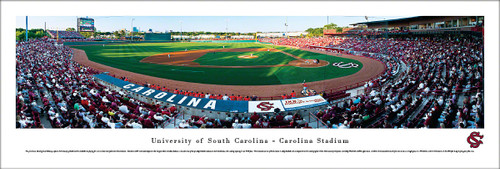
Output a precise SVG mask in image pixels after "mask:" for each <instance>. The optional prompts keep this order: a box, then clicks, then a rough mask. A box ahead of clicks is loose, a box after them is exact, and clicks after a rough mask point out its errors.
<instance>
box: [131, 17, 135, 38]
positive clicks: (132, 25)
mask: <svg viewBox="0 0 500 169" xmlns="http://www.w3.org/2000/svg"><path fill="white" fill-rule="evenodd" d="M134 20H135V19H134V18H132V22H131V23H130V37H131V38H132V41H134V35H133V33H134Z"/></svg>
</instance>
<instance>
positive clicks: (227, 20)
mask: <svg viewBox="0 0 500 169" xmlns="http://www.w3.org/2000/svg"><path fill="white" fill-rule="evenodd" d="M228 24H229V19H226V40H227V26H228Z"/></svg>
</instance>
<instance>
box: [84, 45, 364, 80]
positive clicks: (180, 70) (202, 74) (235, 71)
mask: <svg viewBox="0 0 500 169" xmlns="http://www.w3.org/2000/svg"><path fill="white" fill-rule="evenodd" d="M222 46H225V48H266V47H267V48H268V47H270V45H265V44H259V43H138V44H118V45H106V46H104V47H103V46H99V45H97V46H74V48H77V49H82V50H85V52H86V53H87V56H88V58H89V59H90V60H92V61H94V62H98V63H101V64H104V65H108V66H111V67H115V68H118V69H123V70H128V71H131V72H136V73H140V74H146V75H150V76H155V77H160V78H167V79H173V80H180V81H187V82H196V83H208V84H224V85H276V84H294V83H301V82H302V81H303V80H306V81H308V82H312V81H319V80H324V79H332V78H337V77H342V76H347V75H351V74H354V73H356V72H358V71H359V70H361V67H362V64H361V63H360V62H359V61H356V60H352V59H345V58H339V57H334V56H329V55H324V54H318V53H313V52H308V51H303V50H299V49H291V48H286V47H276V48H277V49H280V50H282V51H284V52H287V53H290V54H293V55H296V56H298V57H301V58H305V59H320V60H326V61H329V62H330V63H333V62H340V61H342V62H353V63H356V64H359V65H360V66H359V67H357V68H350V69H341V68H338V67H334V66H331V64H330V65H329V66H325V67H319V68H300V67H294V66H284V67H270V68H202V67H182V66H171V65H160V64H152V63H141V62H139V61H140V60H142V59H144V58H146V57H149V56H151V55H155V54H161V53H166V52H175V51H184V50H185V49H188V50H199V49H222ZM204 57H205V56H204ZM236 57H237V56H236ZM266 58H267V57H265V58H263V59H266ZM268 59H269V58H268ZM292 59H293V58H292ZM205 61H206V62H205ZM205 61H203V62H204V64H208V63H210V62H212V61H213V62H215V61H214V60H213V59H207V60H205ZM269 61H272V62H275V63H277V62H279V59H277V60H273V59H270V60H269ZM216 62H218V63H219V64H225V66H226V64H231V63H230V62H224V63H222V61H216ZM233 63H234V62H233ZM275 63H269V64H275ZM200 64H201V63H200ZM234 64H237V63H234ZM238 64H244V63H242V62H240V63H238ZM235 66H236V65H235Z"/></svg>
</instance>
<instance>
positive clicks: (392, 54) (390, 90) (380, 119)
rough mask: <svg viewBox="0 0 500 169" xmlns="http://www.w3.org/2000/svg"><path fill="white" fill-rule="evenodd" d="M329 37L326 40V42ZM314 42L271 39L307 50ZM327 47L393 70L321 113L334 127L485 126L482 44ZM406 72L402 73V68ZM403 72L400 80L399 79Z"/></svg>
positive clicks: (451, 41) (405, 41)
mask: <svg viewBox="0 0 500 169" xmlns="http://www.w3.org/2000/svg"><path fill="white" fill-rule="evenodd" d="M322 39H324V38H322ZM307 41H314V40H310V39H307V40H306V39H296V40H282V39H273V40H272V41H270V42H271V43H274V44H276V45H280V44H281V45H283V43H282V42H294V43H287V44H285V45H292V46H296V47H304V46H307V43H306V42H307ZM325 47H335V48H342V49H345V50H344V52H345V53H350V54H355V55H363V56H368V57H375V58H376V59H378V60H381V61H382V62H384V63H385V64H386V66H387V68H388V71H386V72H385V73H384V74H383V75H382V76H381V77H379V78H377V79H374V80H372V81H369V82H367V84H366V85H365V87H366V92H365V94H362V95H360V96H356V97H354V98H353V99H348V100H346V101H342V102H336V103H335V104H332V105H331V106H330V107H329V108H328V109H327V110H323V111H320V112H318V113H317V117H318V118H319V119H321V120H322V121H323V122H324V123H325V125H327V126H328V127H331V128H358V127H363V128H370V127H377V128H378V127H384V128H483V127H484V110H483V106H484V104H483V97H484V94H483V92H484V91H483V87H484V78H483V77H484V68H483V63H484V60H483V50H484V47H483V40H482V38H478V37H473V36H465V37H452V36H448V37H413V38H399V39H394V38H388V39H385V38H376V39H369V38H360V37H348V38H343V39H341V40H340V42H336V43H330V44H328V45H325ZM400 61H401V62H403V63H404V65H405V71H403V72H399V69H401V68H402V67H403V66H400V65H399V63H400ZM396 74H399V75H398V76H394V75H396Z"/></svg>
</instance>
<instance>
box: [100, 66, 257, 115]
mask: <svg viewBox="0 0 500 169" xmlns="http://www.w3.org/2000/svg"><path fill="white" fill-rule="evenodd" d="M94 77H96V78H98V79H101V80H103V81H105V82H107V83H110V84H113V85H115V86H117V87H120V88H122V89H125V90H127V91H129V92H132V93H134V94H138V95H142V96H145V97H148V98H151V99H155V100H158V101H162V102H166V103H170V104H174V105H179V106H185V107H192V108H196V109H203V110H210V111H222V112H246V111H247V110H248V103H247V101H227V100H213V99H205V98H197V97H191V96H185V95H177V94H173V93H169V92H164V91H161V90H155V89H151V88H148V87H144V86H141V85H137V84H133V83H130V82H127V81H123V80H121V79H117V78H114V77H111V76H109V75H106V74H98V75H94Z"/></svg>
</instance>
